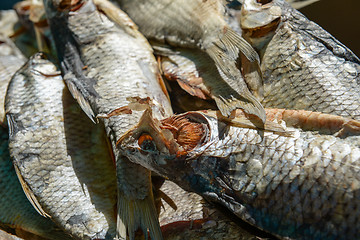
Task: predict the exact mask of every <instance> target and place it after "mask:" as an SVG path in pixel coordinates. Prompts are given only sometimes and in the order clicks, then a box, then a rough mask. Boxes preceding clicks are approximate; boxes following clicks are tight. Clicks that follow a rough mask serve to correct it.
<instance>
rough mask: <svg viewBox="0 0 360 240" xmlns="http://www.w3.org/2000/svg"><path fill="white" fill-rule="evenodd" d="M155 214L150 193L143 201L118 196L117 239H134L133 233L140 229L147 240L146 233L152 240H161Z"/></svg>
mask: <svg viewBox="0 0 360 240" xmlns="http://www.w3.org/2000/svg"><path fill="white" fill-rule="evenodd" d="M150 189H151V188H150ZM157 216H158V214H157V212H156V208H155V203H154V197H153V194H152V191H151V190H150V191H149V194H148V195H147V196H146V197H145V198H144V199H129V198H127V197H126V196H125V194H118V216H117V238H118V239H121V240H123V239H124V240H126V239H127V238H126V236H127V234H128V235H129V239H130V240H133V239H135V231H136V230H138V228H141V230H142V231H143V233H144V235H145V239H148V238H147V235H148V231H149V233H150V237H151V239H153V240H162V239H163V237H162V232H161V228H160V224H159V220H158V217H157Z"/></svg>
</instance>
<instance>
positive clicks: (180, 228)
mask: <svg viewBox="0 0 360 240" xmlns="http://www.w3.org/2000/svg"><path fill="white" fill-rule="evenodd" d="M160 190H161V191H162V192H164V193H165V194H166V195H167V196H168V197H169V198H171V200H172V201H173V202H174V203H175V204H176V206H177V208H176V209H173V208H172V207H171V206H169V205H168V204H167V203H164V204H163V207H162V208H161V212H160V215H159V220H160V225H161V229H162V232H163V235H164V238H165V239H167V240H176V239H192V240H201V239H209V240H216V239H228V240H231V239H234V240H235V239H236V240H239V239H250V238H251V237H254V236H255V234H254V233H253V232H250V231H249V228H248V227H249V225H246V226H245V225H244V224H243V225H240V224H239V221H236V219H235V220H234V218H230V217H229V214H228V212H227V211H226V210H225V209H224V208H220V209H219V208H216V207H215V206H214V205H213V204H210V203H208V202H206V201H205V200H204V199H203V198H202V197H201V196H200V195H198V194H196V193H193V192H188V191H185V190H183V189H182V188H180V187H179V186H177V185H176V184H175V183H173V182H170V181H168V180H166V181H165V182H164V184H163V186H162V187H161V188H160ZM257 234H259V233H257Z"/></svg>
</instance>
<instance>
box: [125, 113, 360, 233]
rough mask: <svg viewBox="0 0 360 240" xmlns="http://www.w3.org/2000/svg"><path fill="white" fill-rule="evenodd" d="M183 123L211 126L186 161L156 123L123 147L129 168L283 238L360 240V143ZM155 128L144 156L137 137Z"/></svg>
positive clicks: (198, 116) (195, 117) (200, 116)
mask: <svg viewBox="0 0 360 240" xmlns="http://www.w3.org/2000/svg"><path fill="white" fill-rule="evenodd" d="M209 112H210V111H209ZM180 116H187V118H188V119H192V121H194V122H197V123H201V124H202V126H203V127H204V126H207V127H206V128H203V129H204V130H203V138H202V142H200V143H199V144H198V145H197V146H195V147H194V148H193V149H191V150H189V151H187V152H185V153H184V152H181V151H180V152H179V151H176V149H177V148H176V141H175V140H174V139H172V138H171V137H169V136H168V133H167V132H166V129H168V128H169V126H167V128H166V129H161V128H160V124H159V122H157V121H156V120H154V119H153V120H152V121H151V116H150V118H149V117H146V116H144V118H143V119H142V120H143V121H141V122H140V124H139V126H138V127H137V128H134V129H133V130H132V131H130V132H129V133H128V134H127V135H125V136H124V137H123V138H122V139H121V141H120V142H119V146H120V147H121V148H123V149H124V151H125V152H126V153H127V156H128V157H129V159H130V160H131V161H134V162H136V163H139V164H142V165H143V166H145V167H148V168H149V169H152V170H153V171H155V172H157V173H159V174H160V175H162V176H165V177H168V178H169V180H171V181H173V182H175V183H177V184H178V185H179V186H181V187H182V188H184V189H185V190H188V191H193V192H196V193H198V194H200V195H202V196H203V197H205V198H207V199H209V200H211V201H215V202H218V203H221V204H222V205H224V206H226V207H227V208H228V209H229V210H230V211H231V212H233V213H234V214H235V215H237V216H238V217H239V218H241V219H243V220H245V221H247V222H248V223H250V224H252V225H254V226H257V227H258V228H260V229H263V230H265V231H267V232H270V233H272V234H274V235H276V236H278V237H280V238H284V239H289V238H290V239H357V238H359V237H360V225H359V224H360V221H359V214H358V211H359V209H360V208H359V206H360V191H359V189H360V177H359V176H360V175H359V171H360V166H359V164H360V161H359V160H360V137H359V135H356V136H351V137H348V138H344V139H340V138H337V137H335V136H332V135H319V134H317V133H316V132H313V131H302V130H301V129H296V128H290V127H289V128H287V130H289V131H292V132H293V134H292V136H282V135H278V134H276V133H273V132H263V131H262V130H256V129H247V128H239V127H234V126H231V125H229V124H228V123H226V122H222V121H220V120H219V119H217V118H214V117H209V116H208V115H207V114H206V113H201V112H188V113H185V114H183V115H180ZM215 116H216V115H215ZM145 120H146V122H147V123H146V122H145ZM150 128H151V129H152V130H151V131H150V130H148V131H147V133H148V134H149V135H150V136H151V137H152V138H153V141H151V142H148V144H146V146H147V149H146V150H145V149H143V148H141V146H139V144H138V137H139V135H140V134H142V133H143V129H150ZM165 133H166V134H165ZM164 139H165V140H164ZM149 146H153V147H149ZM178 147H179V146H178ZM159 149H161V150H159ZM174 149H175V150H174ZM140 151H141V153H140Z"/></svg>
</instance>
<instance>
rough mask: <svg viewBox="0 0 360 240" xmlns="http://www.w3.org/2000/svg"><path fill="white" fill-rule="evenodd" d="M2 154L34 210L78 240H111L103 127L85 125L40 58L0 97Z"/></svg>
mask: <svg viewBox="0 0 360 240" xmlns="http://www.w3.org/2000/svg"><path fill="white" fill-rule="evenodd" d="M5 109H6V114H7V115H6V116H7V119H8V125H9V129H10V133H9V136H10V137H9V151H10V156H11V159H12V160H13V162H14V166H15V170H16V173H17V175H18V177H19V180H20V182H21V184H22V187H23V189H24V192H25V194H26V195H27V197H28V199H29V200H30V201H31V203H32V204H33V206H34V207H35V208H36V210H37V211H38V212H39V213H40V214H42V215H43V216H45V217H51V219H52V220H53V221H54V222H55V223H57V224H58V225H59V226H61V227H62V228H63V229H64V230H65V231H66V232H68V233H70V234H71V235H72V236H74V237H76V238H80V239H95V238H96V239H105V238H107V239H112V238H113V237H115V229H116V219H115V216H114V212H115V211H116V173H115V165H114V163H113V160H112V156H111V154H110V149H109V148H108V143H107V140H106V133H105V131H104V129H103V126H101V125H98V126H93V124H92V123H91V121H90V120H89V119H88V118H87V117H86V115H85V114H84V113H83V112H82V111H81V109H80V107H79V106H78V104H77V103H76V101H75V100H74V99H73V98H72V97H71V94H70V93H69V91H68V90H67V89H66V87H65V84H64V82H63V79H62V77H61V75H60V72H59V71H58V70H57V69H56V67H55V65H54V64H53V63H52V62H50V61H49V60H47V59H46V58H45V56H44V55H43V54H41V53H39V54H36V55H34V56H33V57H31V58H30V60H29V61H28V63H27V64H26V65H24V66H23V67H22V68H21V69H20V70H19V71H18V72H17V73H16V74H15V75H14V77H13V78H12V80H11V82H10V84H9V88H8V91H7V95H6V105H5Z"/></svg>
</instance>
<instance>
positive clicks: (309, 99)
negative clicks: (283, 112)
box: [241, 0, 360, 120]
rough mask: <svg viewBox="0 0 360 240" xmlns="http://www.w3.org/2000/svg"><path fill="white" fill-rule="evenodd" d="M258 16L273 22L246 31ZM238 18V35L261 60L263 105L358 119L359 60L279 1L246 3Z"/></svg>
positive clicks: (359, 92)
mask: <svg viewBox="0 0 360 240" xmlns="http://www.w3.org/2000/svg"><path fill="white" fill-rule="evenodd" d="M246 3H248V4H246ZM271 8H273V9H277V11H269V9H271ZM279 11H281V16H280V17H279V15H278V13H279ZM257 13H262V14H263V15H268V16H269V15H272V16H273V17H274V18H275V19H274V20H273V21H271V22H270V23H269V24H267V23H268V22H266V21H265V20H264V21H263V22H261V21H259V22H258V25H257V26H255V25H252V26H251V27H250V23H248V20H249V19H253V17H254V16H255V14H257ZM274 13H276V14H275V15H274ZM241 14H242V17H241V25H242V28H243V35H244V36H245V37H246V38H247V39H249V42H251V43H252V45H253V47H254V48H255V49H257V50H258V51H259V53H260V57H261V70H262V72H263V77H264V99H263V100H262V104H263V105H264V106H266V107H276V108H288V109H304V110H310V111H318V112H323V113H330V114H335V115H340V116H343V117H349V118H353V119H357V120H359V119H360V104H359V98H360V91H359V90H360V88H359V86H360V60H359V58H358V57H357V56H355V54H354V53H352V52H351V50H349V49H348V48H347V47H346V46H344V45H343V44H342V43H340V42H339V41H338V40H336V39H335V38H334V37H333V36H331V35H330V34H329V33H327V32H326V31H325V30H323V29H322V28H321V27H320V26H318V25H317V24H315V23H314V22H312V21H310V20H308V19H307V18H305V17H304V16H303V15H302V14H301V13H299V12H298V11H297V10H295V9H293V8H291V7H290V6H289V5H288V4H287V3H285V2H283V1H279V0H275V1H273V2H271V3H268V4H265V5H261V4H259V3H255V1H252V0H249V1H248V0H247V1H245V5H244V6H243V9H242V12H241ZM276 17H277V19H276Z"/></svg>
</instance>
